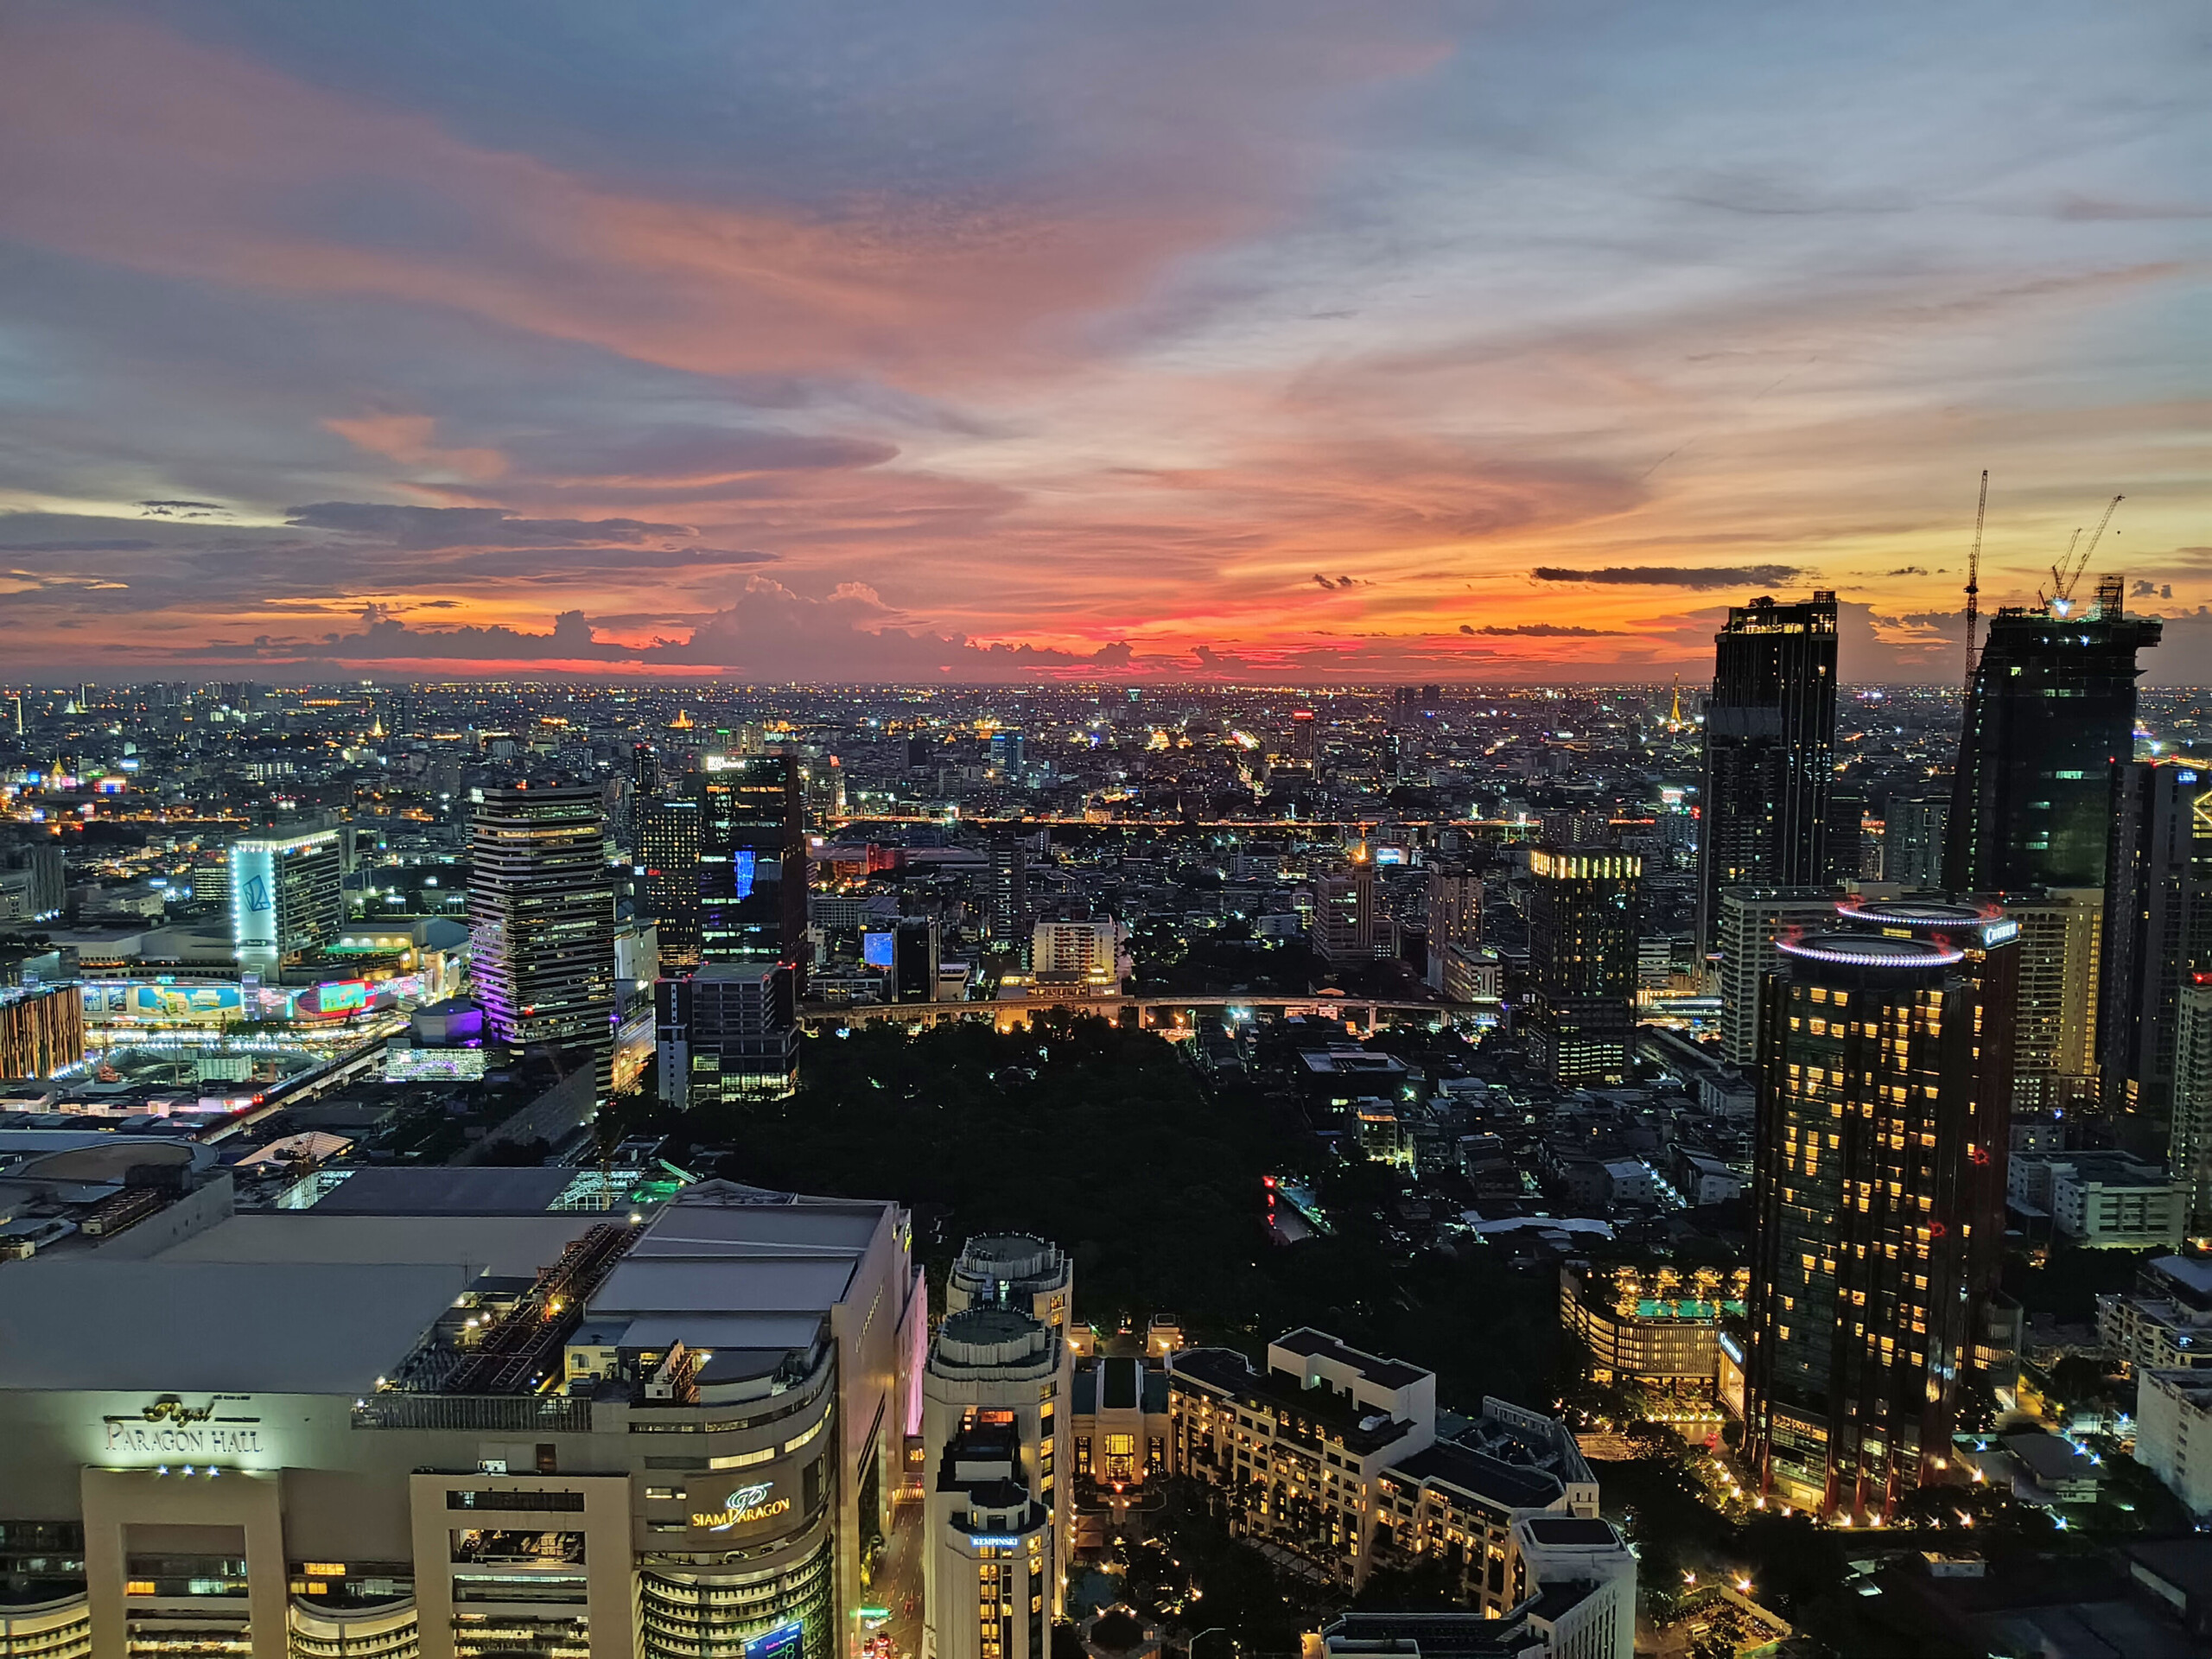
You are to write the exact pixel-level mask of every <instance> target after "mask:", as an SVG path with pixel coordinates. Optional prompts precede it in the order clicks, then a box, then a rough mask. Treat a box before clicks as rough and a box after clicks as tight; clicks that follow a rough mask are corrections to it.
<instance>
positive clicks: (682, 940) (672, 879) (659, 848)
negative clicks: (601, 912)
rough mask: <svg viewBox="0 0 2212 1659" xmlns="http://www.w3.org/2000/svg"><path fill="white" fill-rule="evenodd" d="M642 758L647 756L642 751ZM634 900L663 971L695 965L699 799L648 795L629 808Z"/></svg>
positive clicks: (696, 945) (697, 923) (697, 950)
mask: <svg viewBox="0 0 2212 1659" xmlns="http://www.w3.org/2000/svg"><path fill="white" fill-rule="evenodd" d="M645 755H646V756H647V758H649V759H650V758H651V756H652V751H651V750H650V749H648V750H645ZM634 817H635V822H636V824H637V830H636V848H635V851H634V855H633V857H634V864H633V868H635V869H636V870H637V872H638V874H639V884H640V892H639V899H640V901H641V902H642V903H643V906H644V908H645V913H646V914H647V915H648V916H651V917H652V918H653V922H654V925H656V927H657V928H658V931H659V933H660V957H661V963H662V965H663V966H664V967H668V968H696V966H698V963H699V799H698V798H697V797H696V795H693V796H673V797H666V798H664V797H660V796H647V797H645V798H642V799H640V800H639V802H638V804H637V805H636V807H635V808H634Z"/></svg>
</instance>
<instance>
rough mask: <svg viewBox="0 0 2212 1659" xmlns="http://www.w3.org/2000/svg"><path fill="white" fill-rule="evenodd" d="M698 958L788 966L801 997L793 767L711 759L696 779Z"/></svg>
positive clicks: (801, 896)
mask: <svg viewBox="0 0 2212 1659" xmlns="http://www.w3.org/2000/svg"><path fill="white" fill-rule="evenodd" d="M699 801H700V809H699V810H700V819H699V954H700V957H701V959H702V961H706V962H753V963H772V962H781V963H789V964H790V965H791V969H792V970H793V971H794V973H796V974H798V976H799V977H800V985H799V989H800V993H801V995H804V990H805V985H804V950H805V945H806V824H805V817H804V803H803V801H802V799H801V795H800V780H799V766H798V761H797V760H795V759H793V758H792V757H791V756H790V755H787V754H767V755H750V756H734V755H721V754H710V755H709V756H708V757H707V759H706V769H705V772H703V774H702V776H701V778H700V780H699Z"/></svg>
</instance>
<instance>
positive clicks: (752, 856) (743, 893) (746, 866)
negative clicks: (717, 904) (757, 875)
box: [729, 847, 759, 899]
mask: <svg viewBox="0 0 2212 1659" xmlns="http://www.w3.org/2000/svg"><path fill="white" fill-rule="evenodd" d="M758 860H759V855H758V854H756V853H755V852H754V851H753V849H751V848H750V847H741V848H739V849H737V850H736V851H735V852H734V853H732V854H731V855H729V861H730V868H731V880H733V881H734V883H735V886H736V891H735V893H734V894H733V895H732V896H733V897H735V898H739V899H750V898H751V897H752V896H753V873H754V869H755V867H756V864H757V862H758Z"/></svg>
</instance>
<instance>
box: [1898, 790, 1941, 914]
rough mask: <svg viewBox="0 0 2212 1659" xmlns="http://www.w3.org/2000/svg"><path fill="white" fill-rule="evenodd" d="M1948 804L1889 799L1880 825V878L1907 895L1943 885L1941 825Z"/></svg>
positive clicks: (1937, 801)
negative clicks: (1901, 889) (1891, 883)
mask: <svg viewBox="0 0 2212 1659" xmlns="http://www.w3.org/2000/svg"><path fill="white" fill-rule="evenodd" d="M1950 816H1951V803H1950V802H1949V801H1948V800H1947V799H1944V798H1941V797H1937V798H1932V799H1930V798H1920V799H1916V800H1908V799H1906V798H1903V797H1899V796H1892V797H1891V799H1890V804H1889V808H1888V811H1887V816H1886V817H1885V818H1884V820H1883V826H1882V866H1883V868H1882V875H1883V879H1884V880H1889V881H1894V882H1896V883H1897V886H1899V887H1903V888H1904V890H1905V891H1906V892H1907V893H1919V892H1923V891H1926V890H1928V889H1930V888H1940V887H1942V885H1943V826H1944V824H1945V823H1947V822H1948V820H1949V818H1950Z"/></svg>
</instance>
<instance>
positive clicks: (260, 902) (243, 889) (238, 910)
mask: <svg viewBox="0 0 2212 1659" xmlns="http://www.w3.org/2000/svg"><path fill="white" fill-rule="evenodd" d="M231 940H232V943H233V944H236V945H237V946H238V948H239V949H240V950H276V948H277V857H276V855H275V854H273V853H271V852H270V850H269V849H267V848H265V847H233V848H232V849H231Z"/></svg>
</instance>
